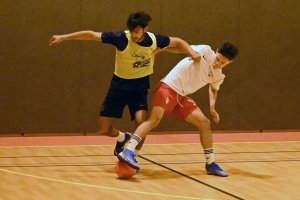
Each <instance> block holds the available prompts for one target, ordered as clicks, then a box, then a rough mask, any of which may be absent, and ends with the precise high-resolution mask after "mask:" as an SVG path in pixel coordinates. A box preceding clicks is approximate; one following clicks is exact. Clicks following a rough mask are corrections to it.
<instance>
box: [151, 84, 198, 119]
mask: <svg viewBox="0 0 300 200" xmlns="http://www.w3.org/2000/svg"><path fill="white" fill-rule="evenodd" d="M155 106H160V107H162V108H164V110H165V112H164V117H165V116H166V115H168V114H170V113H171V112H173V113H174V115H176V117H177V118H178V119H180V120H181V121H185V118H186V117H187V116H188V115H189V114H191V113H192V112H193V111H194V110H195V109H196V108H198V106H197V104H196V103H195V102H194V101H193V100H192V99H190V98H188V97H187V96H181V95H180V94H178V93H177V92H175V91H174V90H173V89H172V88H171V87H169V86H168V85H167V84H165V83H163V82H159V83H158V84H157V85H156V88H155V91H154V99H153V103H152V108H153V107H155Z"/></svg>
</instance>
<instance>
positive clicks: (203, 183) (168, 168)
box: [140, 156, 244, 200]
mask: <svg viewBox="0 0 300 200" xmlns="http://www.w3.org/2000/svg"><path fill="white" fill-rule="evenodd" d="M140 157H141V158H142V159H144V160H147V161H148V162H151V163H153V164H155V165H158V166H160V167H162V168H165V169H167V170H169V171H172V172H174V173H176V174H179V175H181V176H184V177H186V178H188V179H190V180H193V181H195V182H197V183H200V184H202V185H205V186H207V187H209V188H212V189H214V190H217V191H219V192H221V193H223V194H226V195H228V196H231V197H233V198H235V199H238V200H244V199H243V198H241V197H238V196H236V195H234V194H231V193H229V192H226V191H225V190H222V189H220V188H217V187H215V186H213V185H210V184H208V183H205V182H203V181H200V180H198V179H195V178H193V177H191V176H188V175H186V174H184V173H181V172H179V171H176V170H174V169H172V168H170V167H167V166H165V165H163V164H160V163H158V162H155V161H153V160H150V159H148V158H146V157H144V156H140Z"/></svg>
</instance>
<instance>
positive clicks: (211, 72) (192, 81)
mask: <svg viewBox="0 0 300 200" xmlns="http://www.w3.org/2000/svg"><path fill="white" fill-rule="evenodd" d="M191 47H192V49H194V50H195V51H196V52H198V53H199V54H200V55H201V61H200V62H194V61H193V60H189V58H184V59H183V60H181V61H180V62H179V63H178V64H177V65H176V66H175V67H174V68H173V69H172V70H171V71H170V72H169V73H168V75H167V76H166V77H165V78H164V79H163V80H162V82H164V83H166V84H167V85H168V86H170V87H171V88H172V89H174V90H175V91H176V92H177V93H178V94H180V95H182V96H186V95H188V94H192V93H194V92H196V91H197V90H199V89H200V88H202V87H204V86H205V85H206V84H211V86H212V87H213V88H214V89H216V90H219V89H220V85H221V84H222V83H223V81H224V78H225V75H224V74H222V70H221V69H214V68H213V65H212V62H213V58H214V57H215V52H214V51H213V50H211V48H210V46H207V45H191Z"/></svg>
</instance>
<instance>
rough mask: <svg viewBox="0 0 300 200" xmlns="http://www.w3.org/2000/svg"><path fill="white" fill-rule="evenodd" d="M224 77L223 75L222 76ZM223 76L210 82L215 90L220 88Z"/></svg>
mask: <svg viewBox="0 0 300 200" xmlns="http://www.w3.org/2000/svg"><path fill="white" fill-rule="evenodd" d="M224 78H225V76H224ZM224 78H223V79H221V80H219V81H216V82H214V83H212V84H211V86H212V88H214V89H215V90H219V89H220V85H221V84H222V83H223V82H224Z"/></svg>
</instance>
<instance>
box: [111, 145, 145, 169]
mask: <svg viewBox="0 0 300 200" xmlns="http://www.w3.org/2000/svg"><path fill="white" fill-rule="evenodd" d="M117 156H118V158H119V160H121V161H123V162H125V163H127V164H128V165H129V166H130V167H132V168H133V169H135V170H140V166H139V164H138V163H137V161H136V159H135V155H134V153H133V152H132V151H130V150H129V149H125V150H124V151H122V152H121V153H119V154H118V155H117Z"/></svg>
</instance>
